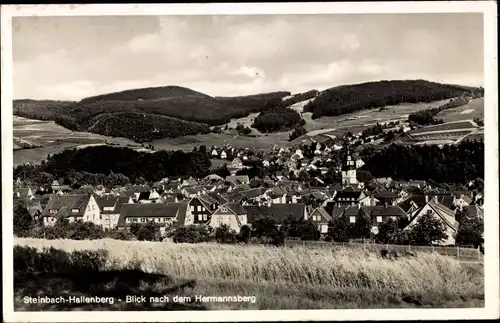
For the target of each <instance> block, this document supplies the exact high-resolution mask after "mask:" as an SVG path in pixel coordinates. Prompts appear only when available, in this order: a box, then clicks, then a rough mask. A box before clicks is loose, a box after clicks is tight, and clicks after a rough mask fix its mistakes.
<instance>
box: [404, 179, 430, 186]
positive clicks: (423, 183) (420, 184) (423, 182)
mask: <svg viewBox="0 0 500 323" xmlns="http://www.w3.org/2000/svg"><path fill="white" fill-rule="evenodd" d="M408 185H409V186H413V187H418V188H425V187H426V186H427V182H426V181H413V180H410V181H409V182H408Z"/></svg>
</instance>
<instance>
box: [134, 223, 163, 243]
mask: <svg viewBox="0 0 500 323" xmlns="http://www.w3.org/2000/svg"><path fill="white" fill-rule="evenodd" d="M130 232H131V233H132V234H133V235H134V236H136V237H137V240H139V241H156V240H158V236H159V230H158V228H157V227H156V226H155V225H154V223H153V222H152V221H150V222H148V223H146V224H145V225H140V224H137V223H133V224H132V226H131V227H130Z"/></svg>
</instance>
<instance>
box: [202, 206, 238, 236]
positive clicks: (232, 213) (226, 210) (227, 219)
mask: <svg viewBox="0 0 500 323" xmlns="http://www.w3.org/2000/svg"><path fill="white" fill-rule="evenodd" d="M208 225H209V226H210V227H212V228H214V229H216V228H220V227H221V226H222V225H227V226H228V227H229V228H230V229H231V230H234V231H236V232H240V228H241V227H242V226H244V225H247V211H246V210H245V208H244V207H243V206H242V205H241V204H239V203H226V204H223V205H222V206H220V207H219V208H218V209H217V210H216V211H215V212H214V213H213V214H212V217H211V218H210V221H209V222H208Z"/></svg>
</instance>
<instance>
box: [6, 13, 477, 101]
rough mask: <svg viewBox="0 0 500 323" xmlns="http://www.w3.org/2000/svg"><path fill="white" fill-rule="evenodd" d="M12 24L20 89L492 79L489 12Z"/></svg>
mask: <svg viewBox="0 0 500 323" xmlns="http://www.w3.org/2000/svg"><path fill="white" fill-rule="evenodd" d="M13 25H14V32H13V53H14V96H15V97H16V98H52V99H58V98H66V99H67V98H73V99H80V98H81V97H82V96H87V95H97V94H100V93H105V92H109V91H119V90H124V89H126V88H127V87H128V88H133V87H142V86H162V85H169V84H175V85H181V86H187V87H193V89H195V90H198V91H202V92H206V93H207V94H210V95H242V94H252V93H256V92H270V91H276V90H289V91H292V92H300V91H307V90H310V89H311V88H316V89H318V90H322V89H325V88H328V87H332V86H336V85H340V84H347V83H358V82H365V81H372V80H377V79H405V78H429V79H432V80H446V81H447V82H451V83H461V82H465V81H468V82H476V81H477V82H481V83H480V84H482V78H483V61H482V60H483V38H482V32H483V31H482V18H481V15H480V14H475V15H474V14H425V15H424V14H418V15H411V14H408V15H406V14H394V15H375V14H371V15H281V16H279V15H262V16H257V15H252V16H244V15H238V16H149V17H148V16H141V17H132V16H130V17H127V16H125V17H104V16H101V17H36V18H33V17H29V18H28V17H24V18H16V19H15V20H14V21H13Z"/></svg>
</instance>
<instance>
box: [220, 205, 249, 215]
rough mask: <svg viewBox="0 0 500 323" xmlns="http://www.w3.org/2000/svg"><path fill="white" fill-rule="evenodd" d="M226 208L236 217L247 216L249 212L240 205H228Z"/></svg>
mask: <svg viewBox="0 0 500 323" xmlns="http://www.w3.org/2000/svg"><path fill="white" fill-rule="evenodd" d="M224 206H225V207H227V208H228V209H229V210H231V212H233V213H234V214H236V215H242V214H247V212H248V211H247V210H246V209H245V208H243V206H242V205H241V204H240V203H226V204H224Z"/></svg>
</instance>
